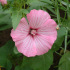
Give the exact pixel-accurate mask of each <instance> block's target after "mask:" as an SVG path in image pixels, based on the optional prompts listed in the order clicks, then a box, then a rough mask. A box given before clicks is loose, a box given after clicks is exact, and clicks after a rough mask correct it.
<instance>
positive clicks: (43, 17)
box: [27, 9, 51, 29]
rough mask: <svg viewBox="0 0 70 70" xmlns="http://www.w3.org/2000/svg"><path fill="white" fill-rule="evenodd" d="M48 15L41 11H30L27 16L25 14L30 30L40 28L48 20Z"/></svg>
mask: <svg viewBox="0 0 70 70" xmlns="http://www.w3.org/2000/svg"><path fill="white" fill-rule="evenodd" d="M50 18H51V17H50V15H49V14H48V13H47V12H45V11H43V10H35V9H34V10H31V12H30V13H29V14H27V19H28V21H29V25H30V27H31V28H34V29H36V28H38V27H40V26H42V24H44V23H45V22H46V21H47V20H48V19H50Z"/></svg>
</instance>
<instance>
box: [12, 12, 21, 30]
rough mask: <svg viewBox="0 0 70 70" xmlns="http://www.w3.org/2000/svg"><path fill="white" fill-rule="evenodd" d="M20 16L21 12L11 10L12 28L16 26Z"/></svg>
mask: <svg viewBox="0 0 70 70" xmlns="http://www.w3.org/2000/svg"><path fill="white" fill-rule="evenodd" d="M21 17H22V13H21V12H20V11H13V12H12V16H11V18H12V26H13V28H14V30H15V29H16V27H17V26H18V24H19V22H20V20H21Z"/></svg>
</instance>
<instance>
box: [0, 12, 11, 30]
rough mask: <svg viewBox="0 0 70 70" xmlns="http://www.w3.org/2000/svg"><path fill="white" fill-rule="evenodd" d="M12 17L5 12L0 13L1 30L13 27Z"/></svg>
mask: <svg viewBox="0 0 70 70" xmlns="http://www.w3.org/2000/svg"><path fill="white" fill-rule="evenodd" d="M10 17H11V15H10V14H6V13H4V12H2V13H0V30H5V29H8V28H11V27H12V25H11V24H12V22H11V18H10Z"/></svg>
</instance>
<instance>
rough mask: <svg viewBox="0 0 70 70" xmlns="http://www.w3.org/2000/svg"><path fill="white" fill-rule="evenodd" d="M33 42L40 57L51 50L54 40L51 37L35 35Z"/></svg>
mask: <svg viewBox="0 0 70 70" xmlns="http://www.w3.org/2000/svg"><path fill="white" fill-rule="evenodd" d="M34 41H35V44H36V49H37V55H42V54H44V53H47V52H48V51H49V49H51V47H52V45H53V43H54V41H55V38H54V37H51V36H45V35H37V36H35V37H34Z"/></svg>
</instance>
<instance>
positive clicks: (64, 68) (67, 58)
mask: <svg viewBox="0 0 70 70" xmlns="http://www.w3.org/2000/svg"><path fill="white" fill-rule="evenodd" d="M58 70H70V52H67V53H65V54H64V55H63V56H62V57H61V59H60V62H59V69H58Z"/></svg>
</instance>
